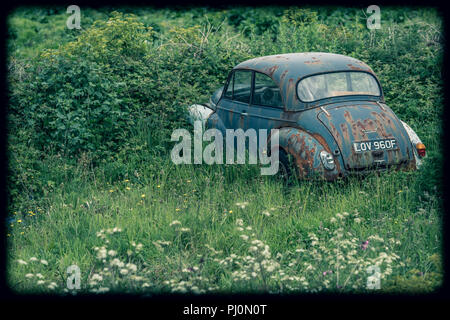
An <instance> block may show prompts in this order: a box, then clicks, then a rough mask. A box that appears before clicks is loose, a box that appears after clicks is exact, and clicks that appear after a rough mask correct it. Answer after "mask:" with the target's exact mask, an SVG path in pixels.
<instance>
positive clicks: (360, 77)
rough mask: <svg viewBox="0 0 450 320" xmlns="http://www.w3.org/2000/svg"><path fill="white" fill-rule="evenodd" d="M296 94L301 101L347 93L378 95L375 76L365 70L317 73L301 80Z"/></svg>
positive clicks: (345, 94) (378, 90) (378, 88)
mask: <svg viewBox="0 0 450 320" xmlns="http://www.w3.org/2000/svg"><path fill="white" fill-rule="evenodd" d="M297 94H298V97H299V98H300V100H302V101H303V102H312V101H316V100H320V99H324V98H330V97H340V96H348V95H369V96H380V95H381V92H380V87H379V86H378V82H377V80H375V77H374V76H372V75H371V74H369V73H365V72H355V71H345V72H333V73H325V74H318V75H315V76H310V77H307V78H304V79H303V80H301V81H300V82H299V83H298V85H297Z"/></svg>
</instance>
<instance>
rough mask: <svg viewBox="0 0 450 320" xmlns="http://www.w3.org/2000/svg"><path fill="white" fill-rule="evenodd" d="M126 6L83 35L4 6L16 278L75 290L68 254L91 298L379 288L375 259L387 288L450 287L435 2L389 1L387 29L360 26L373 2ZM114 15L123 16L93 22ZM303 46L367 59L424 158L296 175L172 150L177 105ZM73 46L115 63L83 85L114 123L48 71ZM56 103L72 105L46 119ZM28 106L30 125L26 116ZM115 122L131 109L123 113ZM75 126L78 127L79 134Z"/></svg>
mask: <svg viewBox="0 0 450 320" xmlns="http://www.w3.org/2000/svg"><path fill="white" fill-rule="evenodd" d="M114 10H116V11H119V12H125V13H133V14H134V15H135V16H134V17H135V18H131V20H126V18H125V17H124V16H120V15H119V16H118V17H117V16H114V15H113V14H112V13H111V12H112V11H113V9H104V10H91V9H86V10H85V11H82V14H83V19H84V20H82V25H83V30H81V31H77V30H67V28H65V19H66V17H67V16H68V15H67V14H66V13H65V10H64V9H61V8H53V9H48V8H27V9H22V10H18V11H16V12H13V13H12V14H11V15H10V17H9V22H8V23H9V28H10V39H9V42H8V49H9V71H10V74H9V81H10V99H11V107H10V117H9V122H10V128H11V129H10V136H9V159H10V172H11V174H10V180H9V190H10V206H9V207H10V210H9V213H8V217H7V224H8V234H7V236H8V260H7V270H8V283H9V286H10V288H11V289H12V290H14V291H16V292H19V293H29V292H33V293H41V292H56V293H59V294H64V293H66V292H70V291H71V290H69V289H67V287H66V281H67V277H68V276H69V275H68V274H67V268H68V267H69V266H71V265H77V266H78V267H79V270H80V275H81V281H80V284H81V289H80V290H81V292H99V293H100V292H129V293H142V292H156V293H160V292H188V293H191V292H193V293H207V292H222V293H236V292H274V293H281V292H305V291H306V292H316V291H330V292H370V291H371V290H370V289H367V282H368V277H369V276H371V275H372V273H373V271H368V270H367V269H368V267H370V266H378V267H379V271H380V276H381V284H380V290H381V291H383V292H401V293H405V292H408V293H410V292H431V291H434V290H436V289H437V288H439V287H440V285H441V284H442V277H443V271H442V262H441V255H442V254H441V253H442V213H443V210H442V201H441V195H442V191H441V176H442V175H441V166H442V159H441V155H440V154H441V147H440V145H441V131H442V130H441V120H440V119H441V117H440V115H441V112H442V81H441V74H440V67H441V63H442V56H441V51H442V44H441V43H440V41H441V40H440V34H441V31H440V30H441V19H440V17H439V16H438V14H437V13H436V12H435V10H433V9H427V8H423V9H414V10H413V9H408V10H403V9H398V8H386V9H384V8H382V13H383V19H384V20H382V23H383V27H382V29H381V30H376V31H375V32H370V31H369V30H367V29H366V27H365V20H364V14H363V13H362V11H363V9H361V8H307V9H295V8H290V9H289V8H275V7H267V8H255V9H252V8H226V9H220V10H219V9H206V8H193V9H189V10H185V11H183V12H181V11H179V10H175V9H164V10H156V9H151V8H142V9H137V8H134V9H128V8H118V9H117V8H116V9H114ZM111 17H116V18H111ZM108 19H115V20H110V21H112V22H111V23H110V24H105V25H104V26H103V25H101V24H100V26H98V25H96V24H95V23H94V22H95V21H104V22H106V21H107V20H108ZM133 19H135V20H133ZM52 26H55V28H50V27H52ZM108 28H116V29H111V30H110V29H108ZM144 28H147V29H144ZM149 28H151V29H149ZM117 30H119V31H120V34H119V31H117ZM208 30H209V31H208ZM332 30H334V32H331V31H332ZM110 31H112V32H110ZM127 32H129V33H127ZM330 32H331V33H332V34H333V35H334V37H330ZM111 34H112V38H107V37H108V36H111ZM129 34H132V35H133V36H132V37H128V35H129ZM119 35H122V36H123V37H122V38H121V37H120V36H119ZM148 35H151V37H150V38H151V39H150V38H148V39H150V40H148V41H151V43H152V44H151V47H144V48H142V47H141V46H140V44H139V46H137V45H136V47H134V45H135V43H134V42H133V41H134V40H133V39H136V38H138V39H141V38H140V37H141V36H142V37H146V36H148ZM117 37H118V38H119V41H122V42H121V45H122V44H123V43H126V44H127V46H126V49H123V47H122V46H120V47H119V48H120V50H123V51H117V47H113V48H109V47H108V45H110V43H111V39H113V41H116V40H115V39H116V38H117ZM55 39H56V41H55ZM104 39H106V40H105V43H107V44H105V47H102V43H103V42H102V41H103V40H104ZM142 39H144V38H142ZM145 39H147V38H145ZM127 41H128V42H127ZM183 41H184V42H183ZM56 43H58V45H56ZM86 43H87V44H88V45H87V46H85V44H86ZM94 44H96V45H98V48H97V47H96V45H94ZM111 46H112V44H111ZM86 48H89V49H86ZM105 48H106V49H105ZM114 48H115V49H114ZM130 48H131V49H130ZM47 49H50V50H53V51H48V50H47ZM113 49H114V50H113ZM141 49H142V56H139V55H140V54H141V51H140V50H141ZM86 50H92V51H86ZM95 50H98V51H95ZM102 50H106V51H102ZM108 50H109V51H108ZM125 50H132V51H130V53H128V52H127V51H125ZM302 51H330V52H335V53H342V54H348V55H351V56H354V57H356V58H359V59H361V60H364V61H365V62H367V63H368V64H369V65H370V66H371V67H372V68H373V69H374V71H375V72H376V73H377V74H378V75H379V76H380V79H381V84H382V85H383V86H384V91H385V95H386V100H387V104H388V105H389V106H391V108H392V109H393V110H394V111H395V112H396V113H397V114H398V115H399V116H400V117H401V118H402V119H403V120H405V121H406V122H407V123H408V124H410V125H411V127H412V128H413V129H414V130H416V132H417V133H418V134H419V136H420V137H421V138H422V140H423V141H424V143H425V145H426V146H427V154H428V156H427V159H426V160H425V161H424V165H423V167H422V169H421V170H420V171H417V172H386V173H383V174H379V175H375V174H373V175H369V176H367V177H364V178H356V177H351V178H349V179H346V180H340V181H337V182H331V183H330V182H320V181H297V182H295V183H294V184H293V185H289V186H286V185H285V184H284V183H283V182H282V181H280V180H279V179H277V178H276V177H267V176H260V174H259V172H260V171H259V168H258V167H256V166H252V165H234V166H233V165H223V166H218V165H212V166H208V165H179V166H177V165H174V164H173V163H172V162H171V161H170V157H169V155H168V152H170V144H169V143H167V140H168V139H170V130H171V128H174V127H181V126H183V125H186V123H185V122H183V120H182V119H181V118H180V115H181V116H182V112H183V108H182V106H186V105H189V104H192V103H195V102H202V101H204V100H206V99H207V97H208V95H210V94H211V93H212V90H213V89H214V88H216V87H217V86H219V85H220V84H221V83H222V82H223V80H224V78H225V77H226V72H227V70H230V69H231V68H232V67H233V66H234V65H235V64H236V63H237V62H239V61H242V60H245V59H246V58H250V57H254V56H260V55H265V54H271V53H283V52H302ZM86 52H88V53H86ZM99 52H100V53H102V54H99ZM117 52H119V53H117ZM205 52H206V53H205ZM96 54H99V55H98V56H96ZM116 54H118V56H116ZM84 55H86V56H84ZM199 55H200V56H201V58H199ZM78 57H82V58H83V59H84V60H83V61H90V60H89V59H90V57H93V58H92V60H93V61H92V62H89V63H92V64H88V65H86V70H89V72H90V70H97V69H95V68H98V66H100V67H101V68H100V69H101V70H107V71H101V72H104V74H103V75H102V76H100V77H98V78H93V79H94V80H89V81H92V82H95V81H96V80H95V79H97V81H99V82H101V84H102V85H101V87H100V86H99V87H97V89H96V90H94V91H93V92H99V97H98V100H99V103H98V107H95V103H94V102H92V104H91V105H90V107H89V108H91V109H90V110H92V111H91V112H94V111H95V110H98V109H100V108H101V107H102V106H103V105H107V106H108V107H109V106H111V105H113V104H114V102H112V101H113V100H114V99H116V100H120V101H119V102H117V106H118V108H119V109H120V108H121V109H120V110H119V111H120V112H122V113H118V116H117V118H114V119H113V120H111V123H109V122H101V123H102V125H98V123H94V125H92V127H87V125H86V128H85V127H84V125H85V123H86V121H87V120H85V119H86V117H87V119H92V117H94V116H93V113H91V114H90V116H89V117H91V118H89V117H88V116H86V115H85V114H84V113H82V112H84V110H85V109H86V108H87V107H86V105H83V103H84V102H82V101H85V99H86V98H83V97H84V96H82V95H81V96H80V95H79V96H78V98H76V97H75V98H74V97H73V95H75V94H76V91H75V90H78V89H80V90H84V86H87V84H86V83H87V82H89V81H87V80H86V81H84V80H80V83H75V82H73V83H72V82H71V83H72V85H73V86H74V87H71V88H69V89H67V90H66V88H65V87H64V86H63V85H62V84H61V83H66V82H70V81H69V80H67V79H68V78H63V77H64V76H63V75H61V76H59V74H58V72H56V74H57V75H56V79H54V78H53V77H52V74H55V72H54V71H53V72H52V70H61V71H60V72H61V74H62V73H64V72H66V74H67V77H72V78H74V77H75V78H76V75H77V74H78V76H79V77H81V76H80V75H79V73H76V72H82V71H80V70H84V69H83V68H84V66H83V65H82V64H80V65H76V67H71V66H70V65H69V66H68V67H67V65H66V64H64V63H65V62H64V61H66V60H67V61H72V60H70V59H75V60H74V61H77V60H76V59H77V58H78ZM46 59H47V60H46ZM51 59H53V60H51ZM58 59H59V60H58ZM99 59H100V60H101V62H99V61H98V60H99ZM108 59H110V60H108ZM94 60H95V61H94ZM49 61H50V62H49ZM61 61H62V62H61ZM150 62H151V66H150V67H148V69H145V64H146V63H147V64H148V63H150ZM84 63H87V62H84ZM99 63H102V64H99ZM113 63H116V64H115V65H113ZM139 63H142V65H141V64H139ZM97 64H99V65H97ZM34 68H37V69H34ZM52 68H60V69H52ZM114 68H116V69H114ZM400 69H401V70H403V71H400ZM36 70H38V71H39V72H37V71H36ZM130 70H131V71H130ZM89 72H87V73H89ZM108 72H111V75H110V74H109V73H108ZM174 74H177V75H179V77H175V76H174ZM89 75H90V73H89ZM135 75H136V78H133V77H134V76H135ZM33 77H40V78H33ZM108 77H111V78H108ZM116 77H117V78H116ZM139 77H141V78H139ZM36 79H37V80H36ZM105 79H111V82H108V83H107V82H106V80H105ZM180 79H181V80H180ZM73 81H75V80H73ZM152 81H154V82H152ZM177 81H178V82H177ZM122 82H124V83H126V85H129V86H133V85H134V86H136V88H137V87H139V88H138V89H139V90H141V86H140V85H141V84H142V91H140V92H138V93H135V92H132V91H130V90H129V89H127V90H126V91H120V90H122V89H120V88H119V89H117V88H116V87H114V86H113V84H115V83H122ZM89 83H90V82H89ZM111 83H112V84H111ZM95 85H96V84H92V86H95ZM108 86H112V87H111V89H109V87H108ZM48 87H50V88H53V87H55V88H58V89H57V90H56V89H55V91H45V90H47V89H46V88H48ZM104 88H106V89H104ZM103 89H104V91H102V90H103ZM138 89H136V90H138ZM33 90H34V91H36V92H34V91H33ZM65 90H66V91H65ZM86 90H87V92H88V93H89V92H90V91H89V90H90V89H86ZM39 92H41V95H40V93H39ZM117 92H119V93H117ZM130 92H131V93H130ZM125 93H126V94H125ZM140 93H142V95H141V94H140ZM100 94H103V96H100ZM91 95H92V96H93V95H94V93H91ZM127 99H128V100H127ZM202 99H203V100H202ZM69 100H70V101H71V102H70V103H68V104H70V108H72V109H66V107H67V103H66V101H69ZM72 100H74V101H81V102H79V105H78V104H76V103H75V102H73V101H72ZM110 101H111V102H110ZM77 103H78V102H77ZM127 103H128V104H130V105H131V104H132V105H133V107H136V109H135V110H136V113H137V116H136V117H135V118H133V116H132V114H133V112H134V111H130V110H128V109H126V108H125V109H124V107H123V105H125V104H127ZM42 105H46V106H47V109H39V108H43V107H42ZM73 105H76V107H73ZM92 105H94V107H92ZM159 105H161V109H158V106H159ZM48 107H50V109H51V112H49V111H48ZM67 108H69V107H67ZM83 108H84V109H83ZM114 108H115V107H114V106H111V110H113V111H114V112H116V110H117V109H114ZM166 109H168V110H173V111H170V112H172V113H170V112H167V113H164V112H165V111H161V110H166ZM54 110H62V111H61V113H62V115H60V114H59V113H58V114H57V115H55V118H52V117H53V113H52V112H55V113H57V111H54ZM80 110H81V111H80ZM180 110H181V111H180ZM119 111H117V112H119ZM27 112H30V113H32V114H33V117H31V118H32V119H33V120H32V121H33V122H30V121H28V120H27V121H24V122H21V120H22V119H24V118H23V117H24V114H26V113H27ZM46 112H47V113H48V114H50V115H49V116H48V119H47V118H44V117H45V116H46V115H47V113H46ZM76 112H80V113H76ZM125 112H129V114H128V113H125ZM180 112H181V113H180ZM34 115H36V116H34ZM77 117H80V118H81V119H84V120H81V121H79V122H77V121H78V120H77ZM83 117H84V118H83ZM100 117H103V116H102V115H101V116H100ZM121 117H129V118H127V122H126V123H123V124H122V123H121V122H120V119H119V118H121ZM55 119H56V120H55ZM118 119H119V120H118ZM171 119H177V120H173V121H172V120H171ZM180 119H181V120H180ZM162 121H165V122H164V123H163V122H162ZM74 123H75V124H77V127H75V125H74V126H73V127H71V128H70V130H69V129H68V126H69V125H71V124H74ZM61 124H62V128H63V129H60V125H61ZM80 126H81V127H82V129H83V130H81V129H79V127H80ZM106 126H108V127H107V128H106ZM110 126H111V127H110ZM99 128H100V129H102V128H106V129H105V132H106V133H105V132H103V131H100V129H99ZM58 130H62V131H61V132H63V134H59V131H58ZM77 130H79V131H77ZM109 130H111V131H109ZM113 130H116V131H113ZM108 132H114V134H111V136H112V137H110V133H108ZM116 132H117V135H116ZM68 135H69V136H70V135H71V137H72V138H71V141H72V140H73V141H75V140H76V139H74V138H73V137H80V139H78V140H76V141H78V142H77V143H78V144H70V143H72V142H71V141H68V139H67V136H68ZM61 137H66V138H64V139H65V140H63V138H61ZM46 139H47V140H46ZM58 139H61V140H58ZM101 139H104V140H101ZM108 139H109V140H108ZM76 141H75V142H76ZM92 141H96V142H95V143H98V145H96V144H95V143H94V142H92ZM105 141H106V142H105ZM75 142H73V143H75ZM104 146H106V148H104ZM369 280H370V279H369Z"/></svg>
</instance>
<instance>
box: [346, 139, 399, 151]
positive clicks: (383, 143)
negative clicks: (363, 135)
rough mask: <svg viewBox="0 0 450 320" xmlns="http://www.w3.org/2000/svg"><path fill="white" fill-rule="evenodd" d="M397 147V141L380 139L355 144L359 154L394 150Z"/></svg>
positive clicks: (354, 147) (354, 146)
mask: <svg viewBox="0 0 450 320" xmlns="http://www.w3.org/2000/svg"><path fill="white" fill-rule="evenodd" d="M397 147H398V146H397V141H396V140H395V139H379V140H370V141H358V142H353V149H354V150H355V152H357V153H360V152H367V151H377V150H392V149H397Z"/></svg>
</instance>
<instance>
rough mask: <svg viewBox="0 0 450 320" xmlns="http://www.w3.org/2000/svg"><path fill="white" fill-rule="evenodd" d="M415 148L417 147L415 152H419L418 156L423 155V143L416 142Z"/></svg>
mask: <svg viewBox="0 0 450 320" xmlns="http://www.w3.org/2000/svg"><path fill="white" fill-rule="evenodd" d="M416 149H417V153H418V154H419V156H420V157H422V158H423V157H425V153H426V152H425V145H424V144H423V143H421V142H419V143H418V144H416Z"/></svg>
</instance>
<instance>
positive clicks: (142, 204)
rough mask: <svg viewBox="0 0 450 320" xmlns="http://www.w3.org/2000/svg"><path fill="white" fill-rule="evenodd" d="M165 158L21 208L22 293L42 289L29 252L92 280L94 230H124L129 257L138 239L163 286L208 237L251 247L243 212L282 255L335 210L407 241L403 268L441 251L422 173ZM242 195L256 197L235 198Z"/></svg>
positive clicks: (363, 230)
mask: <svg viewBox="0 0 450 320" xmlns="http://www.w3.org/2000/svg"><path fill="white" fill-rule="evenodd" d="M161 161H162V163H161V164H160V166H159V168H158V170H151V171H150V170H145V169H143V170H142V171H139V172H136V175H135V176H132V177H129V178H128V179H125V180H128V181H127V182H125V181H121V182H118V183H115V184H114V185H109V184H108V183H105V177H102V175H101V173H96V174H91V175H85V176H87V177H88V178H86V180H85V181H83V182H82V183H80V181H77V182H76V183H73V182H72V181H71V180H68V181H67V182H66V183H67V184H64V187H63V188H61V189H56V190H55V191H54V192H52V193H51V194H50V195H49V198H48V203H49V204H51V205H50V207H49V208H48V209H47V210H46V211H44V212H39V213H37V214H36V215H35V216H32V217H29V216H21V217H20V218H21V219H22V223H17V222H16V223H15V225H14V227H12V228H11V236H10V238H9V240H10V241H9V243H10V247H9V250H8V252H9V260H8V264H9V268H8V270H9V281H10V284H11V286H12V287H13V288H14V289H15V290H18V291H22V290H31V291H33V290H35V289H36V285H35V282H36V281H35V280H29V279H25V278H24V274H25V273H27V272H25V270H28V271H29V272H31V273H33V269H30V268H33V267H32V264H31V263H30V264H29V265H27V266H19V267H18V265H17V262H16V260H17V259H23V260H26V261H28V259H29V258H30V257H38V258H39V259H45V260H47V261H48V263H49V265H48V266H46V267H45V270H44V271H42V272H41V273H42V274H44V276H46V277H48V279H53V280H54V281H56V282H57V283H58V285H59V286H60V288H64V287H65V282H64V281H65V277H66V276H65V270H66V268H67V267H68V266H70V265H72V264H76V265H78V266H79V267H80V269H81V270H82V279H83V281H82V283H83V284H86V283H87V282H88V281H87V278H88V277H89V276H90V275H91V274H90V272H91V270H92V268H93V267H94V266H95V265H96V252H95V251H94V250H93V248H94V247H95V246H100V245H101V243H102V241H101V240H100V239H99V238H98V237H97V235H96V233H97V232H98V231H100V230H101V229H107V228H114V227H120V228H122V229H123V231H122V232H121V233H120V234H119V236H117V238H115V239H114V240H115V241H114V246H113V245H111V247H112V248H114V250H117V251H118V252H119V256H121V257H123V258H124V259H125V260H126V257H127V254H126V252H127V250H128V249H130V248H131V245H130V243H131V242H132V241H135V242H136V243H142V244H143V247H144V250H143V251H142V252H141V253H140V255H139V259H138V260H136V261H138V264H139V265H141V266H142V267H144V266H147V267H148V271H149V272H150V274H151V275H152V276H151V279H152V281H153V282H152V285H154V286H155V288H154V289H155V290H164V288H166V286H165V285H164V284H163V281H165V280H170V279H172V277H176V276H177V274H176V270H177V269H178V268H179V260H178V259H179V257H180V256H182V259H181V264H182V266H183V268H186V267H189V266H194V265H198V262H199V256H206V255H208V252H209V249H208V248H207V247H205V245H206V244H208V245H209V246H211V247H213V248H215V249H216V250H222V251H223V254H224V256H229V255H230V254H232V253H235V254H238V255H239V254H245V251H246V246H245V244H243V243H242V241H241V239H240V238H239V235H240V233H239V232H238V231H237V230H236V219H243V221H244V222H245V224H246V225H249V226H251V227H252V228H253V230H254V232H255V237H256V238H257V239H260V240H262V241H264V242H265V243H266V244H267V245H269V247H270V250H271V251H272V254H273V255H276V253H278V252H280V253H283V254H284V253H286V252H288V251H294V250H295V249H296V248H297V247H299V246H303V245H305V244H307V243H308V233H309V232H316V231H318V230H320V229H321V228H326V227H328V228H330V229H331V230H333V226H332V224H330V222H329V220H330V218H332V217H333V216H335V215H336V213H342V212H350V213H353V212H355V211H357V212H358V213H359V216H360V218H361V219H362V221H361V223H350V224H348V225H347V229H346V231H351V232H352V233H353V234H354V235H355V237H356V238H357V239H358V240H359V241H360V242H363V241H365V240H366V239H367V238H368V237H369V236H371V235H378V236H380V237H381V238H383V239H385V240H386V241H387V240H388V239H390V238H393V239H395V240H398V241H400V244H397V245H395V246H394V247H393V248H392V250H393V252H395V253H396V254H397V255H399V256H400V258H401V261H405V263H406V265H405V266H404V267H401V268H398V269H396V273H395V274H394V275H396V276H397V275H400V276H401V275H405V274H406V273H407V272H408V271H409V270H412V269H417V270H421V271H422V272H424V273H426V272H427V270H428V269H429V268H430V259H429V258H430V256H432V255H433V254H435V253H437V254H439V253H440V251H441V248H440V245H441V236H440V234H441V216H440V213H439V212H440V208H439V203H440V202H439V200H438V199H436V198H434V197H432V198H430V199H429V198H427V197H426V195H424V194H421V193H420V190H419V188H420V186H419V185H418V181H417V177H418V176H419V175H420V174H421V173H420V172H407V173H405V172H387V173H384V174H381V175H372V176H368V177H366V178H364V179H360V178H350V179H348V180H343V181H338V182H334V183H327V182H314V181H310V182H307V181H301V182H298V183H296V184H295V185H293V186H286V185H284V184H283V183H282V182H281V181H279V180H277V179H276V178H274V177H261V176H259V175H258V170H257V168H256V167H255V166H238V167H231V166H228V167H224V168H222V167H219V166H212V167H209V166H206V165H205V166H194V165H186V166H175V165H173V164H171V163H170V162H168V161H167V160H164V159H161ZM157 172H158V173H157ZM127 187H128V188H127ZM419 197H421V198H420V199H419ZM242 202H248V205H247V206H246V207H245V208H241V207H239V206H238V205H236V203H242ZM264 211H268V212H269V214H270V216H266V215H264V214H262V213H263V212H264ZM174 220H179V221H180V222H181V223H182V226H183V227H188V228H190V232H188V233H186V234H183V238H182V239H181V240H182V241H178V242H177V241H176V232H175V231H174V228H173V227H171V226H170V223H171V222H172V221H174ZM22 233H23V234H22ZM157 240H164V241H171V242H172V244H171V245H169V246H168V248H167V249H165V250H164V252H160V251H158V249H157V247H156V246H155V245H154V244H153V242H154V241H157ZM216 265H217V263H215V262H214V261H208V262H206V263H204V265H203V269H202V270H203V272H204V273H205V274H208V272H209V271H208V270H210V271H211V270H215V268H217V266H216ZM34 272H37V271H34ZM44 272H45V273H44ZM211 272H212V271H211ZM230 272H231V270H220V271H218V270H215V271H214V272H213V273H211V274H209V276H213V277H214V276H215V277H217V278H218V280H217V283H216V285H217V286H218V287H219V288H220V289H221V290H223V291H225V292H233V290H234V291H235V290H237V289H236V287H234V286H233V284H232V281H230ZM317 273H318V275H319V273H320V272H319V271H317Z"/></svg>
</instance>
